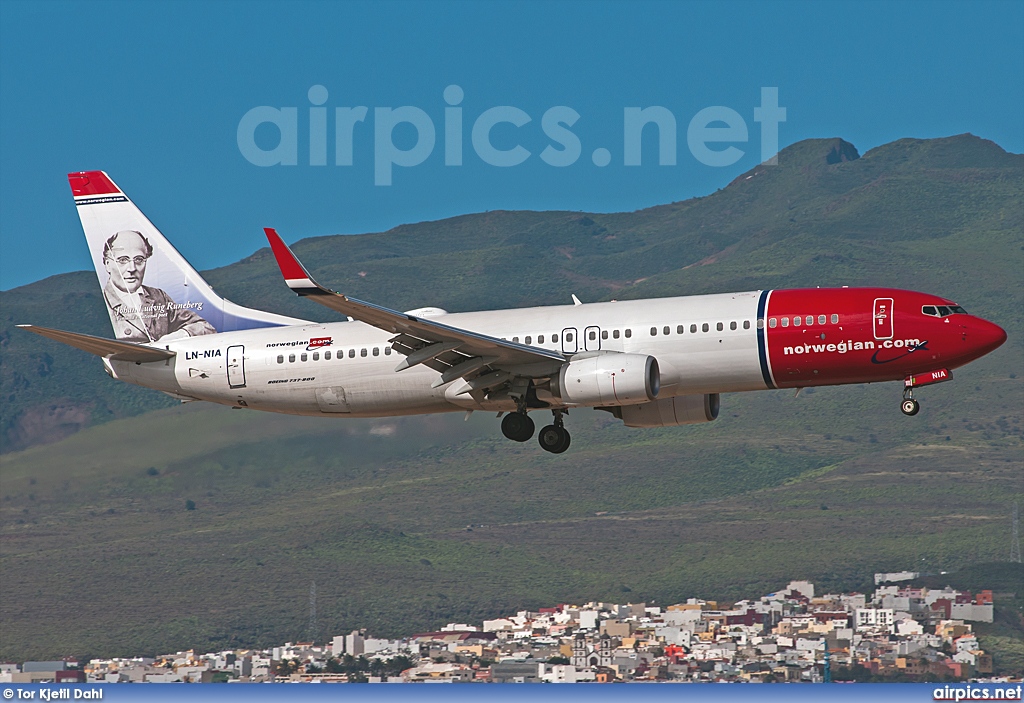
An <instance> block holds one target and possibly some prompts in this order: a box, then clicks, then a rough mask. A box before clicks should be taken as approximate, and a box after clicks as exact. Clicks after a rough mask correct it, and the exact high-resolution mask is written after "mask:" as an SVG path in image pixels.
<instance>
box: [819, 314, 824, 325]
mask: <svg viewBox="0 0 1024 703" xmlns="http://www.w3.org/2000/svg"><path fill="white" fill-rule="evenodd" d="M818 324H819V325H823V324H825V316H824V315H818Z"/></svg>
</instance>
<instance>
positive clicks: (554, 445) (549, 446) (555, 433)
mask: <svg viewBox="0 0 1024 703" xmlns="http://www.w3.org/2000/svg"><path fill="white" fill-rule="evenodd" d="M551 413H552V414H553V415H554V416H555V422H554V424H553V425H548V426H547V427H545V428H544V429H542V430H541V431H540V434H538V435H537V441H538V442H539V443H540V447H541V449H543V450H544V451H546V452H551V453H552V454H561V453H562V452H564V451H565V450H566V449H568V448H569V443H570V442H571V441H572V438H571V437H570V436H569V431H568V430H566V429H565V427H564V426H563V425H562V411H561V410H552V411H551Z"/></svg>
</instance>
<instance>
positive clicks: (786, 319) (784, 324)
mask: <svg viewBox="0 0 1024 703" xmlns="http://www.w3.org/2000/svg"><path fill="white" fill-rule="evenodd" d="M782 326H783V327H789V318H788V317H784V318H782Z"/></svg>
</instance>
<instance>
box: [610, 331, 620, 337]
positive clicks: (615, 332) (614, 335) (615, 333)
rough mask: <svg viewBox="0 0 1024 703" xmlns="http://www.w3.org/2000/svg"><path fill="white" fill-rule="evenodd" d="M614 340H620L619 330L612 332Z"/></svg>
mask: <svg viewBox="0 0 1024 703" xmlns="http://www.w3.org/2000/svg"><path fill="white" fill-rule="evenodd" d="M612 338H613V339H618V338H619V331H618V330H612Z"/></svg>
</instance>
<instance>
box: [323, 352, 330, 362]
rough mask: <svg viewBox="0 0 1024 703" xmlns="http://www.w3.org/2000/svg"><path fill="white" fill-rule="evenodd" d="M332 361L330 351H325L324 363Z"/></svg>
mask: <svg viewBox="0 0 1024 703" xmlns="http://www.w3.org/2000/svg"><path fill="white" fill-rule="evenodd" d="M330 360H331V353H330V352H329V351H325V352H324V361H330Z"/></svg>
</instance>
